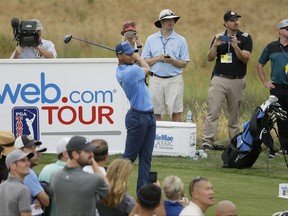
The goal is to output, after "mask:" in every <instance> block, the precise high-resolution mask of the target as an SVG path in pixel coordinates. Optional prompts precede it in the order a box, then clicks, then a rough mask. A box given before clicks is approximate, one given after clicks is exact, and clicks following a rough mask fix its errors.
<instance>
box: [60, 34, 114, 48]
mask: <svg viewBox="0 0 288 216" xmlns="http://www.w3.org/2000/svg"><path fill="white" fill-rule="evenodd" d="M72 38H73V39H75V40H78V41H82V42H85V43H88V44H92V45H94V46H98V47H102V48H104V49H107V50H110V51H114V52H115V49H112V48H110V47H106V46H103V45H101V44H97V43H94V42H90V41H87V40H83V39H81V38H77V37H74V36H72V34H68V35H66V36H65V37H64V43H65V44H67V43H69V42H70V40H71V39H72Z"/></svg>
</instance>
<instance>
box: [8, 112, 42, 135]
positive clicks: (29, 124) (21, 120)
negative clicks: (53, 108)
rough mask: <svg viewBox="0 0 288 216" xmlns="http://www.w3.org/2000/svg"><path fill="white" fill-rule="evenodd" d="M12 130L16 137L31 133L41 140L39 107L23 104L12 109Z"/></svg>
mask: <svg viewBox="0 0 288 216" xmlns="http://www.w3.org/2000/svg"><path fill="white" fill-rule="evenodd" d="M12 131H13V133H14V135H15V136H16V137H18V136H21V135H22V134H25V135H30V136H31V137H33V139H34V140H39V139H40V137H39V131H40V130H39V110H38V108H37V107H31V106H22V107H20V106H19V107H14V108H13V109H12Z"/></svg>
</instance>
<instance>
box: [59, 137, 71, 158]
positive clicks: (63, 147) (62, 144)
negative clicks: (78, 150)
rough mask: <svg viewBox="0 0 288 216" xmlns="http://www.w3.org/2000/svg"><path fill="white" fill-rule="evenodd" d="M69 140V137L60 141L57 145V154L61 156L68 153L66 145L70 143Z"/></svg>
mask: <svg viewBox="0 0 288 216" xmlns="http://www.w3.org/2000/svg"><path fill="white" fill-rule="evenodd" d="M69 140H70V138H67V137H65V138H61V139H60V140H59V142H58V144H57V149H56V151H57V154H61V153H63V152H65V151H67V149H66V145H67V143H68V142H69Z"/></svg>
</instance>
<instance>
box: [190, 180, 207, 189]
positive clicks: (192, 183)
mask: <svg viewBox="0 0 288 216" xmlns="http://www.w3.org/2000/svg"><path fill="white" fill-rule="evenodd" d="M202 180H204V181H208V179H207V178H205V177H203V176H196V177H195V178H194V179H193V180H192V182H191V183H190V186H189V191H190V192H191V191H194V187H195V184H197V183H198V182H200V181H202Z"/></svg>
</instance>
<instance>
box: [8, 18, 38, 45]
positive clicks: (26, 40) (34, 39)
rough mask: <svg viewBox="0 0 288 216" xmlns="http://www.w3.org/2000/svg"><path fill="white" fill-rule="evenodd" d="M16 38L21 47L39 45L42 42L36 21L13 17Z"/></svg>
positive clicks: (12, 24)
mask: <svg viewBox="0 0 288 216" xmlns="http://www.w3.org/2000/svg"><path fill="white" fill-rule="evenodd" d="M11 26H12V28H13V34H14V39H13V40H16V41H17V42H19V45H20V46H21V47H37V46H38V45H39V43H40V41H39V34H38V32H37V30H36V26H37V23H36V21H29V20H21V21H19V19H18V18H12V20H11Z"/></svg>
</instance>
